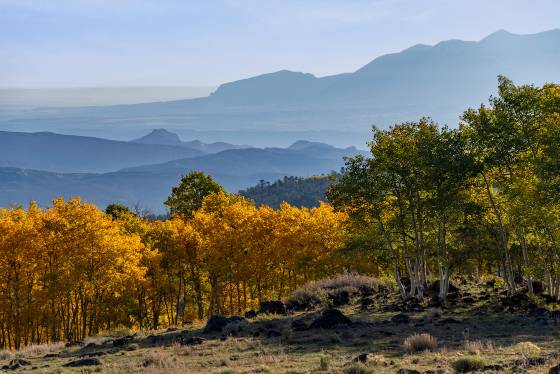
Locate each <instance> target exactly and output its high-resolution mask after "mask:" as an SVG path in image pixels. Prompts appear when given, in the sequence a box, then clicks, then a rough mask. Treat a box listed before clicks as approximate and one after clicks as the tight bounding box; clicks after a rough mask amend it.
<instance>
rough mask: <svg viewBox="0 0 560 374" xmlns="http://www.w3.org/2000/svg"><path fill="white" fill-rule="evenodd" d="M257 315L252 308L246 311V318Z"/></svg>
mask: <svg viewBox="0 0 560 374" xmlns="http://www.w3.org/2000/svg"><path fill="white" fill-rule="evenodd" d="M256 316H257V312H256V311H254V310H252V309H251V310H249V311H247V312H245V318H255V317H256Z"/></svg>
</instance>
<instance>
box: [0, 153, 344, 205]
mask: <svg viewBox="0 0 560 374" xmlns="http://www.w3.org/2000/svg"><path fill="white" fill-rule="evenodd" d="M318 146H320V149H321V151H320V152H318V150H317V147H318ZM353 154H355V152H353V151H352V149H338V148H334V147H325V145H317V146H315V147H314V146H310V147H308V148H307V149H304V150H290V149H278V148H266V149H255V148H252V149H236V150H227V151H223V152H219V153H215V154H209V155H204V156H197V157H193V158H185V159H179V160H174V161H170V162H166V163H161V164H153V165H146V166H140V167H134V168H127V169H123V170H119V171H116V172H111V173H104V174H83V173H81V174H80V173H73V174H69V173H66V174H65V173H52V172H45V171H37V170H25V169H21V168H0V206H9V205H11V204H14V203H16V204H24V205H25V204H27V203H28V202H29V201H30V200H37V201H38V202H39V203H40V204H41V205H45V204H48V203H49V201H50V200H51V199H52V198H53V197H55V196H64V197H70V196H77V195H80V196H82V197H83V198H84V199H86V200H88V201H92V202H94V203H96V204H98V205H99V206H100V207H104V206H106V205H108V204H110V203H113V202H119V203H124V204H127V205H129V206H134V205H136V204H139V205H140V206H141V207H142V208H143V209H149V210H151V211H153V212H156V213H161V212H163V201H164V200H165V199H166V197H167V196H168V195H169V192H170V191H171V187H172V186H174V185H176V184H177V183H178V181H179V179H180V177H181V175H184V174H186V173H188V172H189V171H191V170H199V171H203V172H205V173H208V174H210V175H212V176H213V177H214V178H215V179H216V180H217V181H218V182H219V183H221V184H222V185H224V187H225V188H226V189H227V190H228V191H230V192H237V191H238V190H240V189H243V188H246V187H249V186H252V185H255V184H256V183H258V182H259V181H260V180H269V181H274V180H277V179H279V178H282V177H284V176H286V175H294V176H307V175H317V174H321V173H328V172H330V171H332V170H335V171H337V170H339V169H340V168H341V167H342V166H343V165H344V161H343V159H342V157H343V156H351V155H353Z"/></svg>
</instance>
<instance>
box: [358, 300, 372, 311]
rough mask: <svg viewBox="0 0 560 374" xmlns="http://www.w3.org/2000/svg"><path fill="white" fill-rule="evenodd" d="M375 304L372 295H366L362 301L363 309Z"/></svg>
mask: <svg viewBox="0 0 560 374" xmlns="http://www.w3.org/2000/svg"><path fill="white" fill-rule="evenodd" d="M372 304H373V299H372V298H370V297H364V298H362V300H361V301H360V307H361V308H362V309H367V307H368V306H370V305H372Z"/></svg>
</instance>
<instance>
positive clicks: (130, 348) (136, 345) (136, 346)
mask: <svg viewBox="0 0 560 374" xmlns="http://www.w3.org/2000/svg"><path fill="white" fill-rule="evenodd" d="M139 348H140V346H139V345H138V344H136V343H132V344H129V345H128V346H127V347H126V350H127V351H135V350H137V349H139Z"/></svg>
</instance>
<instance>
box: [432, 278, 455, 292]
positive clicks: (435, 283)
mask: <svg viewBox="0 0 560 374" xmlns="http://www.w3.org/2000/svg"><path fill="white" fill-rule="evenodd" d="M427 291H428V293H430V294H432V295H433V294H438V293H439V280H435V281H433V282H432V283H430V285H429V286H428V290H427ZM458 292H459V288H458V287H457V286H455V285H454V284H453V283H451V282H449V286H448V288H447V294H448V295H449V294H456V293H458Z"/></svg>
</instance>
